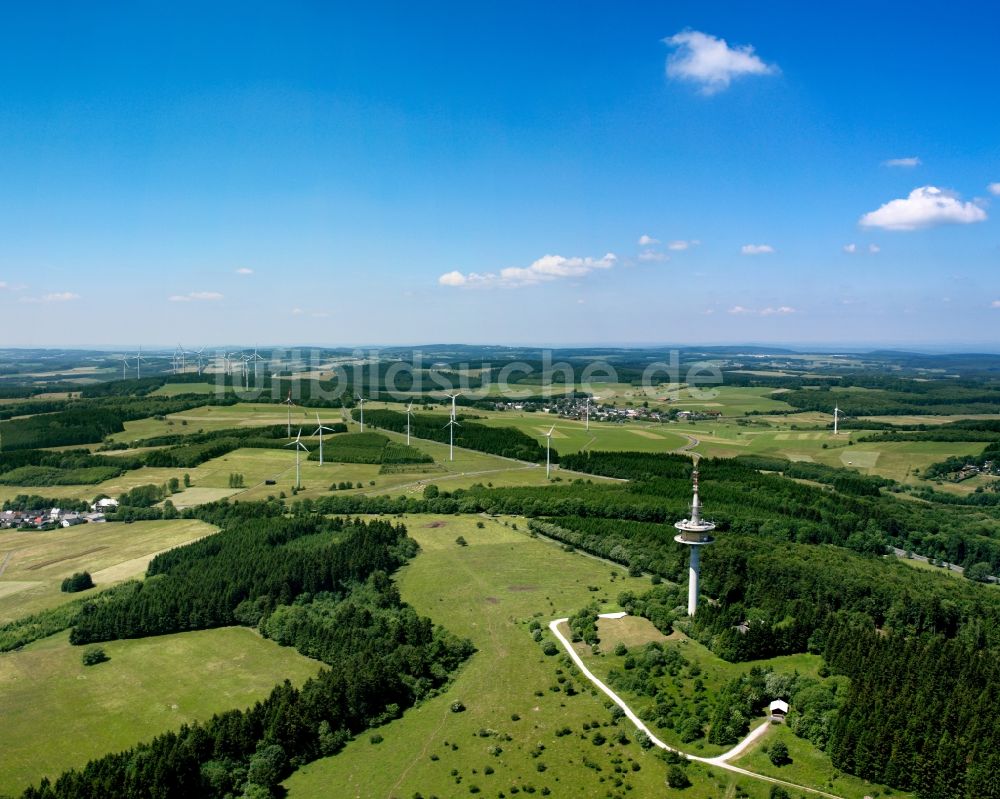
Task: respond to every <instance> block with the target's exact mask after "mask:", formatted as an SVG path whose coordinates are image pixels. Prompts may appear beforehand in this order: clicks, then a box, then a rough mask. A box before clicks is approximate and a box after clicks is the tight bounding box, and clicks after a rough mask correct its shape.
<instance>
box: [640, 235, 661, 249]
mask: <svg viewBox="0 0 1000 799" xmlns="http://www.w3.org/2000/svg"><path fill="white" fill-rule="evenodd" d="M659 243H660V240H659V239H654V238H653V237H652V236H647V235H646V234H645V233H643V234H642V235H641V236H639V246H640V247H648V246H649V245H650V244H659Z"/></svg>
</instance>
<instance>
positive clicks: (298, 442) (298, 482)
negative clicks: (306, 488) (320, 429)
mask: <svg viewBox="0 0 1000 799" xmlns="http://www.w3.org/2000/svg"><path fill="white" fill-rule="evenodd" d="M322 440H323V439H320V441H322ZM285 446H286V447H295V487H296V488H302V472H301V471H300V469H299V453H300V452H308V451H309V450H308V449H307V448H306V445H305V444H303V443H302V428H301V427H300V428H299V434H298V435H297V436H296V437H295V440H294V441H289V442H288V443H287V444H285Z"/></svg>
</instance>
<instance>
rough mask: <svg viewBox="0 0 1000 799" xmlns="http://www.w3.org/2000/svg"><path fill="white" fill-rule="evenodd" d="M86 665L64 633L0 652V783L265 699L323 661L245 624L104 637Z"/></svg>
mask: <svg viewBox="0 0 1000 799" xmlns="http://www.w3.org/2000/svg"><path fill="white" fill-rule="evenodd" d="M102 646H103V648H104V650H105V652H106V653H107V654H108V655H109V656H110V658H111V659H110V660H109V661H108V662H106V663H101V664H99V665H96V666H90V667H85V666H83V665H82V664H81V662H80V657H81V652H82V648H81V647H74V646H70V645H69V642H68V634H67V633H61V634H59V635H55V636H52V637H51V638H46V639H45V640H42V641H38V642H36V643H34V644H31V645H29V646H27V647H25V648H24V649H23V650H22V651H20V652H10V653H7V654H4V655H0V704H2V706H3V715H4V723H3V724H2V725H0V751H3V768H2V769H0V793H5V792H10V793H14V792H18V791H20V790H22V789H23V788H25V787H27V785H28V784H30V783H31V782H37V781H38V780H39V779H40V778H41V777H43V776H48V777H55V776H57V775H58V774H59V773H60V772H61V771H63V770H65V769H67V768H70V767H73V766H82V765H84V764H85V763H86V762H87V761H88V760H90V759H92V758H94V757H97V756H99V755H103V754H106V753H108V752H114V751H118V750H121V749H125V748H127V747H129V746H131V745H133V744H135V743H137V742H139V741H141V740H145V739H148V738H151V737H152V736H154V735H156V734H158V733H161V732H165V731H167V730H173V729H176V728H177V727H179V726H180V725H181V724H184V723H187V722H191V721H194V720H196V719H208V718H210V717H211V716H212V715H213V714H215V713H219V712H221V711H223V710H228V709H231V708H243V707H247V706H249V705H252V704H253V703H254V702H255V701H257V700H259V699H262V698H263V697H264V696H266V695H267V694H268V692H269V691H270V690H271V688H273V687H274V685H275V684H276V683H277V682H279V681H280V680H282V679H284V678H285V677H287V678H289V679H291V680H292V682H293V683H296V684H301V683H302V682H304V681H305V680H306V679H307V678H308V677H310V676H312V675H313V674H315V673H316V672H317V671H318V670H319V666H320V664H319V663H317V662H316V661H313V660H310V659H308V658H304V657H302V656H301V655H299V654H298V653H297V652H295V650H293V649H287V648H283V647H280V646H278V645H277V644H275V643H273V642H271V641H267V640H265V639H263V638H261V637H260V636H259V635H257V634H256V633H255V632H253V631H251V630H248V629H246V628H242V627H230V628H223V629H218V630H202V631H198V632H189V633H180V634H177V635H164V636H158V637H154V638H142V639H138V640H131V641H110V642H108V643H106V644H102Z"/></svg>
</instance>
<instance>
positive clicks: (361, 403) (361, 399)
mask: <svg viewBox="0 0 1000 799" xmlns="http://www.w3.org/2000/svg"><path fill="white" fill-rule="evenodd" d="M358 406H359V407H360V408H361V430H360V431H359V432H361V433H363V432H365V398H364V397H362V396H361V395H360V394H358Z"/></svg>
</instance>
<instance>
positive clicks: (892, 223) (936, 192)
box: [859, 186, 986, 230]
mask: <svg viewBox="0 0 1000 799" xmlns="http://www.w3.org/2000/svg"><path fill="white" fill-rule="evenodd" d="M985 219H986V211H984V210H983V209H982V208H980V207H979V206H978V205H976V204H975V203H964V202H962V201H961V200H960V199H959V198H958V196H957V195H955V194H953V193H951V192H948V191H944V190H942V189H939V188H937V187H935V186H920V187H919V188H916V189H914V190H913V191H911V192H910V195H909V196H908V197H906V198H905V199H900V200H891V201H890V202H887V203H886V204H885V205H883V206H882V207H881V208H879V209H878V210H876V211H870V212H869V213H867V214H865V215H864V216H862V217H861V219H860V220H859V224H860V225H861V226H862V227H877V228H882V229H884V230H917V229H918V228H925V227H931V226H933V225H945V224H955V225H968V224H971V223H973V222H983V221H984V220H985Z"/></svg>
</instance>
